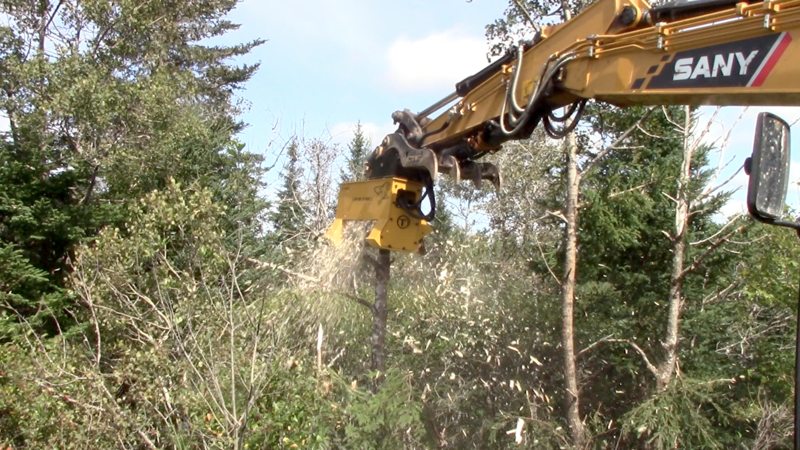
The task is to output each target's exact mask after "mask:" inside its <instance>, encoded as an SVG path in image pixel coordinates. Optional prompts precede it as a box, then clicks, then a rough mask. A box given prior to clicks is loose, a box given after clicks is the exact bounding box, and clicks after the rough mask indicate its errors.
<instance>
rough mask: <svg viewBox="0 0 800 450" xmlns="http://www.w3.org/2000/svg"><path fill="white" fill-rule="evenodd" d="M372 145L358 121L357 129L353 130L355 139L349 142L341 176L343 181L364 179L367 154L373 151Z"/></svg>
mask: <svg viewBox="0 0 800 450" xmlns="http://www.w3.org/2000/svg"><path fill="white" fill-rule="evenodd" d="M370 146H371V144H370V140H369V138H368V137H367V136H365V135H364V128H363V127H362V126H361V122H358V123H357V124H356V129H355V131H353V139H351V140H350V142H349V143H348V144H347V149H348V154H347V161H346V164H345V167H344V168H343V169H342V173H341V177H340V178H341V180H342V183H347V182H350V181H358V180H363V179H364V171H365V170H364V169H365V165H366V162H367V155H368V154H369V152H370V151H371V150H370Z"/></svg>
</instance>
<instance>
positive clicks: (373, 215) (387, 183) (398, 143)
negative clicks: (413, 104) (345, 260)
mask: <svg viewBox="0 0 800 450" xmlns="http://www.w3.org/2000/svg"><path fill="white" fill-rule="evenodd" d="M392 118H393V119H394V121H395V123H399V124H400V125H399V127H398V130H397V131H396V132H394V133H392V134H389V135H388V136H386V137H385V138H384V139H383V141H382V142H381V145H379V146H378V147H377V148H376V149H375V151H373V152H372V154H370V155H369V157H368V158H367V164H366V169H367V170H366V176H367V178H368V180H367V181H357V182H354V183H344V184H342V185H341V189H340V191H339V203H338V205H337V207H336V220H334V222H333V225H331V227H330V228H329V229H328V232H327V234H326V235H327V237H328V238H329V239H330V240H331V241H333V242H334V243H335V244H338V243H340V242H341V241H342V240H343V239H344V235H345V234H344V233H345V230H344V227H345V225H346V222H348V221H374V226H373V228H372V229H371V230H370V232H369V235H368V236H367V242H368V243H369V244H370V245H372V246H373V247H378V248H380V249H383V250H399V251H406V252H416V251H418V250H420V248H421V247H422V238H423V237H425V235H427V234H428V233H430V232H431V231H433V229H432V228H431V227H430V226H429V225H428V223H429V222H431V221H432V220H433V219H434V217H435V214H436V196H435V194H434V189H433V184H434V182H435V181H436V176H437V174H438V173H440V172H441V173H445V174H448V175H450V176H451V177H452V178H453V180H454V181H455V182H456V183H458V182H459V180H460V179H461V178H462V177H464V178H466V179H470V180H472V181H473V182H474V183H475V186H476V187H477V188H480V186H481V181H482V180H489V181H491V182H492V184H494V185H495V187H497V188H498V190H499V188H500V172H499V171H498V170H497V168H496V167H495V166H494V165H492V164H491V163H478V162H475V161H473V160H472V159H470V156H471V155H473V153H474V152H473V149H471V147H470V146H469V144H468V142H467V141H463V142H460V143H458V144H457V145H455V146H452V147H448V148H445V149H443V150H441V151H439V152H438V153H437V152H435V151H433V150H432V149H430V148H427V147H425V146H424V145H422V142H423V141H424V140H425V138H426V137H427V136H429V135H430V134H431V132H428V133H425V132H423V130H422V127H421V125H420V124H419V123H418V121H417V118H416V116H414V114H412V113H411V112H410V111H408V110H405V111H398V112H396V113H394V114H393V115H392ZM442 129H444V128H442ZM439 131H441V130H439ZM483 153H486V152H485V151H484V152H483ZM425 203H427V204H428V208H427V211H428V212H427V213H424V212H423V211H422V209H423V208H422V206H423V204H425Z"/></svg>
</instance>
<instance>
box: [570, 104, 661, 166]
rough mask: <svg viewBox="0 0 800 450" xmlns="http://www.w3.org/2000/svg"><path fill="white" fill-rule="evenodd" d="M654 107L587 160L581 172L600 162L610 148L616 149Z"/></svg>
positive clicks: (645, 118)
mask: <svg viewBox="0 0 800 450" xmlns="http://www.w3.org/2000/svg"><path fill="white" fill-rule="evenodd" d="M655 109H656V108H655V106H653V107H651V108H649V109H648V110H647V111H645V113H644V114H643V115H642V117H641V118H639V120H637V121H636V123H635V124H633V126H632V127H630V128H628V129H627V130H626V131H625V132H624V133H622V136H620V137H618V138H617V139H616V140H615V141H614V142H612V143H611V145H609V146H608V147H606V148H604V149H603V150H602V151H600V153H598V154H597V155H596V156H595V157H594V158H593V159H592V160H591V161H589V164H587V165H586V167H584V168H583V170H581V173H588V172H589V171H590V170H592V169H593V168H594V166H596V165H597V163H598V162H600V160H601V159H603V157H605V156H606V155H607V154H609V153H610V152H611V151H612V150H614V149H616V148H617V146H618V145H619V144H621V143H622V142H623V141H624V140H625V139H627V138H628V136H630V135H631V134H632V133H633V132H634V131H636V130H637V129H638V127H639V125H641V124H642V123H643V122H644V121H645V120H647V118H648V117H650V114H652V113H653V111H654V110H655Z"/></svg>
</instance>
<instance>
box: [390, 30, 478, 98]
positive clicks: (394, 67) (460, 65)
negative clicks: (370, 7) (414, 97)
mask: <svg viewBox="0 0 800 450" xmlns="http://www.w3.org/2000/svg"><path fill="white" fill-rule="evenodd" d="M486 51H487V44H486V39H485V38H484V37H483V36H480V35H475V36H473V35H467V34H465V33H462V32H460V31H458V30H449V31H444V32H440V33H435V34H431V35H429V36H426V37H423V38H421V39H415V40H411V39H407V38H400V39H397V40H395V41H394V42H393V43H392V44H391V45H390V46H389V49H388V50H387V53H386V59H387V62H388V65H389V67H388V69H387V73H386V77H387V81H388V82H389V84H390V85H391V86H392V87H394V88H397V89H402V90H405V91H425V90H443V91H448V89H449V90H453V89H455V88H454V86H455V84H456V83H457V82H459V81H461V80H462V79H464V78H466V77H468V76H470V75H472V74H473V73H475V72H477V71H479V70H480V69H482V68H483V67H484V66H486V65H487V64H488V63H487V62H486ZM448 92H449V91H448ZM442 96H444V95H442Z"/></svg>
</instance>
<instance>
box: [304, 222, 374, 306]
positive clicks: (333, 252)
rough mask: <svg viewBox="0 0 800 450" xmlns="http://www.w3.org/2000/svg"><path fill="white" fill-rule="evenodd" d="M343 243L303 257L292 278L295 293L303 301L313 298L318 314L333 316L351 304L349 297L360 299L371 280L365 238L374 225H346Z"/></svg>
mask: <svg viewBox="0 0 800 450" xmlns="http://www.w3.org/2000/svg"><path fill="white" fill-rule="evenodd" d="M346 225H347V226H346V227H345V230H344V231H345V232H344V236H343V239H342V242H341V243H339V244H338V245H334V244H333V243H331V242H328V241H325V242H324V243H322V244H321V245H320V246H319V247H317V248H315V249H314V250H312V251H311V252H310V253H308V254H307V255H305V256H304V257H302V258H301V259H300V261H299V263H298V264H296V265H295V267H296V268H297V269H296V271H297V273H296V275H295V276H294V277H293V283H292V284H293V286H292V287H293V289H294V290H295V292H297V293H298V294H299V295H301V296H303V297H309V298H313V299H314V300H315V302H316V308H315V309H316V310H317V313H319V314H321V315H323V316H327V317H328V318H330V319H334V317H332V316H336V315H337V314H339V313H341V312H343V310H344V309H345V308H343V306H345V305H348V304H352V300H351V299H349V298H348V296H355V295H357V292H358V289H359V287H360V286H361V285H362V284H363V283H364V281H365V280H366V279H368V276H369V273H370V272H369V271H371V267H369V266H368V265H367V264H365V263H364V260H363V255H364V252H365V247H366V246H367V244H366V237H367V235H368V234H369V231H370V230H371V229H372V225H373V224H372V223H365V222H358V223H355V222H353V223H347V224H346Z"/></svg>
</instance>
